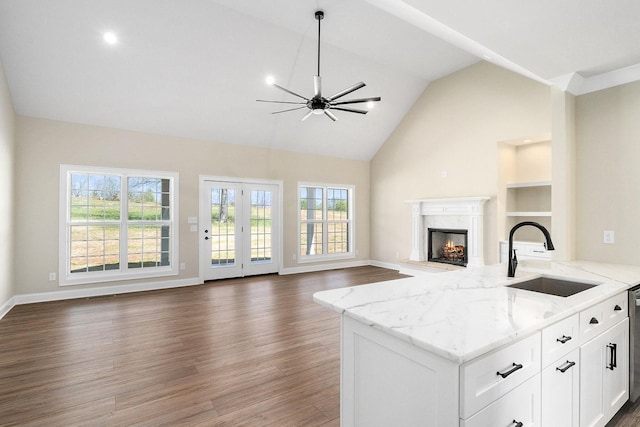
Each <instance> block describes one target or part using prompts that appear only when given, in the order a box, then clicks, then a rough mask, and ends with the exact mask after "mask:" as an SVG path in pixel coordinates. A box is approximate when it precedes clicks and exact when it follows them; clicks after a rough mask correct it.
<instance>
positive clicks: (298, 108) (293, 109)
mask: <svg viewBox="0 0 640 427" xmlns="http://www.w3.org/2000/svg"><path fill="white" fill-rule="evenodd" d="M303 108H307V106H306V105H305V106H304V107H296V108H289V109H288V110H281V111H274V112H273V113H271V114H280V113H286V112H287V111H295V110H301V109H303Z"/></svg>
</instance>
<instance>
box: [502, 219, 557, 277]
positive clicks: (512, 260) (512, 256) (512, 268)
mask: <svg viewBox="0 0 640 427" xmlns="http://www.w3.org/2000/svg"><path fill="white" fill-rule="evenodd" d="M525 225H531V226H534V227H536V228H537V229H539V230H540V231H542V234H544V238H545V239H546V240H547V244H546V247H547V250H548V251H552V250H554V249H555V248H554V247H553V242H552V241H551V235H550V234H549V230H547V229H546V228H544V227H543V226H542V225H540V224H538V223H537V222H533V221H523V222H521V223H519V224H516V225H514V226H513V228H512V229H511V231H510V232H509V260H508V263H509V269H508V271H507V277H514V276H515V274H516V267H517V266H518V258H517V257H516V251H515V250H514V249H513V233H515V232H516V230H517V229H518V228H520V227H524V226H525Z"/></svg>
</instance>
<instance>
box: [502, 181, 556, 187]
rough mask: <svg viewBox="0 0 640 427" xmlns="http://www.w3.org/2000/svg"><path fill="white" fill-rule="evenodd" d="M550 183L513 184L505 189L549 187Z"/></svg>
mask: <svg viewBox="0 0 640 427" xmlns="http://www.w3.org/2000/svg"><path fill="white" fill-rule="evenodd" d="M550 186H551V181H532V182H513V183H511V184H507V188H527V187H550Z"/></svg>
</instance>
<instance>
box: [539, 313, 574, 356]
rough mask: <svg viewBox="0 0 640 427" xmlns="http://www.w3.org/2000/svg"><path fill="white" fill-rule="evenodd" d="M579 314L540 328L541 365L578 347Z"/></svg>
mask: <svg viewBox="0 0 640 427" xmlns="http://www.w3.org/2000/svg"><path fill="white" fill-rule="evenodd" d="M579 325H580V316H579V315H578V314H577V313H576V314H574V315H573V316H571V317H567V318H566V319H564V320H561V321H559V322H558V323H554V324H553V325H551V326H548V327H546V328H544V329H543V330H542V367H543V368H544V367H545V366H547V365H548V364H550V363H552V362H554V361H555V360H557V359H558V358H560V357H562V356H564V355H565V354H567V353H569V352H570V351H571V350H573V349H575V348H578V346H579V345H580V326H579Z"/></svg>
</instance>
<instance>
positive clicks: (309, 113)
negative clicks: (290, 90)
mask: <svg viewBox="0 0 640 427" xmlns="http://www.w3.org/2000/svg"><path fill="white" fill-rule="evenodd" d="M312 114H313V110H309V112H308V113H307V114H305V115H304V117H302V119H300V121H301V122H304V121H305V120H307V119H308V118H309V116H310V115H312Z"/></svg>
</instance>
